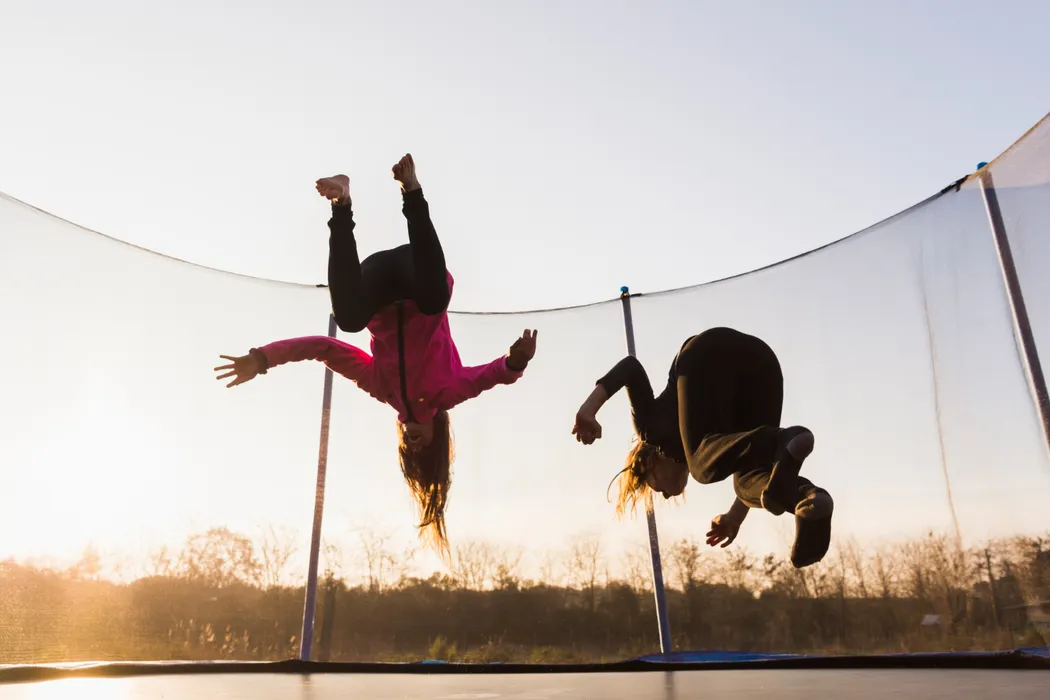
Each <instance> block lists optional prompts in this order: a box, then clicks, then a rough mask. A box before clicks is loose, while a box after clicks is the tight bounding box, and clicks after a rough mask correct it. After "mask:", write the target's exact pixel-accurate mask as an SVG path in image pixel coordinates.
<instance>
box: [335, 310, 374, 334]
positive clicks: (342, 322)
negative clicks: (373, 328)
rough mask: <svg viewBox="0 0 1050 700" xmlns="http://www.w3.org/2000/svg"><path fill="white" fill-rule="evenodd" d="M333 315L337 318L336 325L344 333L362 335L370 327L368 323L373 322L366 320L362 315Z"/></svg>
mask: <svg viewBox="0 0 1050 700" xmlns="http://www.w3.org/2000/svg"><path fill="white" fill-rule="evenodd" d="M332 315H333V316H335V325H336V326H338V327H339V330H341V331H343V332H344V333H360V332H361V331H363V330H364V329H365V328H367V327H368V322H369V321H371V320H372V319H370V318H364V314H361V313H341V314H339V313H335V314H332Z"/></svg>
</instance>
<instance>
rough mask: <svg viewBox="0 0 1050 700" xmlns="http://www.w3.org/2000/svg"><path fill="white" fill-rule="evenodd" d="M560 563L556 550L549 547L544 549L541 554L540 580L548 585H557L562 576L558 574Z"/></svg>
mask: <svg viewBox="0 0 1050 700" xmlns="http://www.w3.org/2000/svg"><path fill="white" fill-rule="evenodd" d="M557 568H558V565H557V560H556V559H555V555H554V552H552V551H551V550H549V549H546V550H544V551H543V554H542V555H541V556H540V567H539V569H540V580H541V581H542V582H543V583H545V584H546V585H548V586H557V585H559V584H560V583H561V577H560V576H558V575H557V573H556V571H557Z"/></svg>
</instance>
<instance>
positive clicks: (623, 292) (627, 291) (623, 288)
mask: <svg viewBox="0 0 1050 700" xmlns="http://www.w3.org/2000/svg"><path fill="white" fill-rule="evenodd" d="M629 292H630V290H629V289H627V286H626V285H624V286H623V287H620V294H627V293H629Z"/></svg>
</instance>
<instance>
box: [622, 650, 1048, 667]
mask: <svg viewBox="0 0 1050 700" xmlns="http://www.w3.org/2000/svg"><path fill="white" fill-rule="evenodd" d="M989 654H1027V655H1029V656H1039V657H1042V658H1046V659H1050V647H1025V648H1023V649H1003V650H1001V651H998V652H988V651H956V652H928V653H912V654H880V656H883V657H891V658H892V657H916V658H919V657H924V656H938V657H940V656H988V655H989ZM826 658H834V656H833V655H828V654H760V653H753V652H746V651H675V652H671V653H670V654H649V655H647V656H639V657H637V658H636V659H634V660H635V661H645V662H649V663H671V664H697V663H725V662H732V661H740V662H744V661H769V660H772V659H826Z"/></svg>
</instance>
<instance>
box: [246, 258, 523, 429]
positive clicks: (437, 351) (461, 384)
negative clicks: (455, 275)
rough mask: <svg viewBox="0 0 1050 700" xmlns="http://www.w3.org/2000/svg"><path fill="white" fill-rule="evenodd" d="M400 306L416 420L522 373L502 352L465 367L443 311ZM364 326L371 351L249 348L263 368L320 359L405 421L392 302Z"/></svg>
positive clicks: (311, 345) (326, 342)
mask: <svg viewBox="0 0 1050 700" xmlns="http://www.w3.org/2000/svg"><path fill="white" fill-rule="evenodd" d="M452 286H453V280H452V275H451V274H448V288H449V293H450V294H451V292H452ZM401 307H402V313H403V316H404V328H405V343H404V344H405V378H406V386H405V394H407V396H408V400H409V401H410V402H411V404H412V406H411V413H412V416H411V417H412V418H414V419H415V420H416V421H417V422H423V421H427V420H429V419H431V418H433V417H434V414H435V413H436V412H437V411H438V410H439V409H446V410H447V409H450V408H452V407H453V406H456V405H458V404H460V403H463V402H464V401H466V400H468V399H472V398H474V397H475V396H477V395H478V394H480V393H481V392H483V391H487V390H488V389H491V388H493V387H495V386H496V385H498V384H513V383H514V382H516V381H518V379H519V378H520V377H521V375H522V372H518V371H515V370H512V369H511V368H510V367H508V366H507V356H506V355H504V356H502V357H500V358H498V359H495V360H493V361H492V362H489V363H488V364H484V365H478V366H475V367H464V366H463V362H462V361H461V360H460V358H459V351H458V350H457V349H456V344H455V343H454V342H453V340H452V333H451V331H450V329H449V324H448V313H447V312H443V313H441V314H440V315H437V316H426V315H424V314H422V313H420V311H419V309H418V307H416V304H415V302H413V301H411V300H407V301H404V302H402V305H401ZM368 330H369V332H370V333H371V334H372V342H371V350H372V354H371V355H369V354H368V353H366V352H365V351H364V350H361V349H360V348H357V347H354V346H353V345H350V344H348V343H344V342H342V341H340V340H336V339H334V338H329V337H328V336H309V337H305V338H291V339H289V340H279V341H277V342H275V343H270V344H269V345H264V346H262V347H261V348H255V349H253V351H252V352H256V353H261V354H262V355H263V357H264V358H265V360H266V368H267V369H269V368H271V367H277V366H278V365H283V364H285V363H286V362H300V361H302V360H320V361H321V362H324V363H325V365H327V366H328V367H329V368H330V369H331V370H332V371H333V372H337V373H339V374H341V375H343V376H344V377H346V378H347V379H350V380H351V381H353V382H354V383H355V384H357V386H358V387H360V388H361V389H363V390H364V391H366V392H367V393H368V394H370V395H371V396H373V397H374V398H376V399H378V400H379V401H381V402H383V403H385V404H389V405H390V406H392V407H393V408H394V409H395V410H396V411H397V417H398V420H399V421H401V422H406V421H407V420H408V419H409V416H408V412H407V411H406V410H405V404H404V401H403V399H402V393H401V372H400V363H399V355H398V344H397V308H396V306H393V305H391V306H389V307H386V308H384V309H382V310H381V311H380V312H379V313H377V314H376V315H375V316H374V317H373V318H372V320H371V322H370V323H369V324H368Z"/></svg>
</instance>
